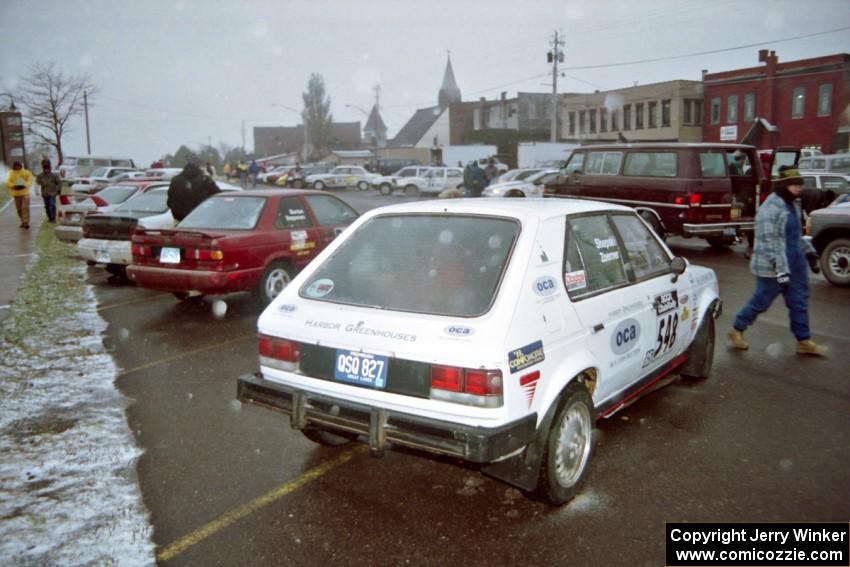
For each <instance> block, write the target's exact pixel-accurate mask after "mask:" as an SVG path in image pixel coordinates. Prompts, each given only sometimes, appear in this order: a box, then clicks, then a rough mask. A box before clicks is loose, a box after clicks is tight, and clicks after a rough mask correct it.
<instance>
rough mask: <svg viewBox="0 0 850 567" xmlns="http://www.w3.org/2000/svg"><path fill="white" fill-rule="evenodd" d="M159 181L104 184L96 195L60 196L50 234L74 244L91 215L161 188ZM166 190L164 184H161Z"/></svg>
mask: <svg viewBox="0 0 850 567" xmlns="http://www.w3.org/2000/svg"><path fill="white" fill-rule="evenodd" d="M162 186H163V184H162V182H159V181H151V180H145V181H125V182H122V183H119V184H116V185H108V186H106V187H104V188H103V189H101V190H100V191H98V193H97V194H96V195H86V194H83V193H71V194H68V195H62V196H61V197H60V205H59V207H58V208H57V210H56V228H54V229H53V234H55V235H56V238H58V239H59V240H61V241H63V242H77V241H78V240H79V239H80V238H82V236H83V219H85V217H86V216H87V215H90V214H93V213H108V212H111V211H113V210H115V209H116V208H118V207H119V206H121V204H123V203H125V202H126V201H128V200H129V199H131V198H132V197H134V196H135V195H138V194H140V193H142V192H144V191H145V190H147V189H153V188H155V187H162ZM165 187H166V188H167V187H168V185H165Z"/></svg>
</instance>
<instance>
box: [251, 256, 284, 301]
mask: <svg viewBox="0 0 850 567" xmlns="http://www.w3.org/2000/svg"><path fill="white" fill-rule="evenodd" d="M291 281H292V268H291V267H290V266H289V264H287V263H285V262H281V261H277V262H273V263H272V264H271V265H269V267H268V268H266V271H265V272H263V277H262V278H260V283H259V285H258V286H257V298H258V300H259V302H260V305H261V306H263V307H265V306H266V305H268V304H269V303H271V302H272V300H273V299H274V298H275V297H277V296H278V294H280V292H282V291H283V288H285V287H286V286H287V285H289V282H291Z"/></svg>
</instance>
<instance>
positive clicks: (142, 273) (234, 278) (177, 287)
mask: <svg viewBox="0 0 850 567" xmlns="http://www.w3.org/2000/svg"><path fill="white" fill-rule="evenodd" d="M260 275H262V269H259V270H239V271H229V272H217V271H211V270H192V269H184V268H163V267H160V266H146V265H143V264H132V265H131V266H129V267H128V268H127V276H128V277H129V278H130V279H131V280H132V281H134V282H136V283H137V284H138V285H140V286H142V287H145V288H148V289H156V290H159V291H171V292H175V291H176V292H180V291H199V292H201V293H204V294H207V295H217V294H224V293H234V292H238V291H250V290H251V289H253V288H254V286H256V285H257V282H258V281H259V279H260Z"/></svg>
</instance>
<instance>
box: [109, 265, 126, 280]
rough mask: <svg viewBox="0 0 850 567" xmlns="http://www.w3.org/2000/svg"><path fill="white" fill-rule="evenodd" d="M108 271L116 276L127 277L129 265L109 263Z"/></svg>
mask: <svg viewBox="0 0 850 567" xmlns="http://www.w3.org/2000/svg"><path fill="white" fill-rule="evenodd" d="M106 271H107V272H108V273H109V274H110V275H113V276H115V277H116V278H121V279H125V280H126V279H127V266H125V265H124V264H107V265H106Z"/></svg>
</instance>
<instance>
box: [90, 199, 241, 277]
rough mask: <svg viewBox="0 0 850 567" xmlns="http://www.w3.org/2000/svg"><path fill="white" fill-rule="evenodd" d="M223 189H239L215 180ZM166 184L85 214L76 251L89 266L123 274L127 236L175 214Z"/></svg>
mask: <svg viewBox="0 0 850 567" xmlns="http://www.w3.org/2000/svg"><path fill="white" fill-rule="evenodd" d="M217 185H218V187H219V189H221V190H222V191H241V187H237V186H235V185H230V184H229V183H222V182H217ZM167 200H168V185H161V186H158V187H156V188H154V189H150V190H148V191H145V192H144V193H143V194H141V195H138V196H137V197H135V198H133V199H130V200H129V201H127V202H125V203H123V204H122V205H120V206H118V207H116V208H115V209H114V210H113V211H111V212H109V213H96V214H91V215H87V216H86V217H85V218H84V219H83V236H82V238H81V239H80V240H79V241H78V242H77V252H78V253H79V255H80V256H81V257H82V258H83V259H84V260H86V261H87V262H88V263H89V264H91V265H98V264H100V265H104V266H105V267H106V270H107V271H108V272H109V273H111V274H113V275H117V276H124V275H125V274H126V269H127V265H128V264H129V263H130V262H131V261H132V258H133V255H132V253H131V250H130V238H131V237H132V235H133V232H134V231H135V230H136V229H137V228H170V227H173V226H174V217H173V216H171V211H170V210H169V208H168V204H167Z"/></svg>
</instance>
